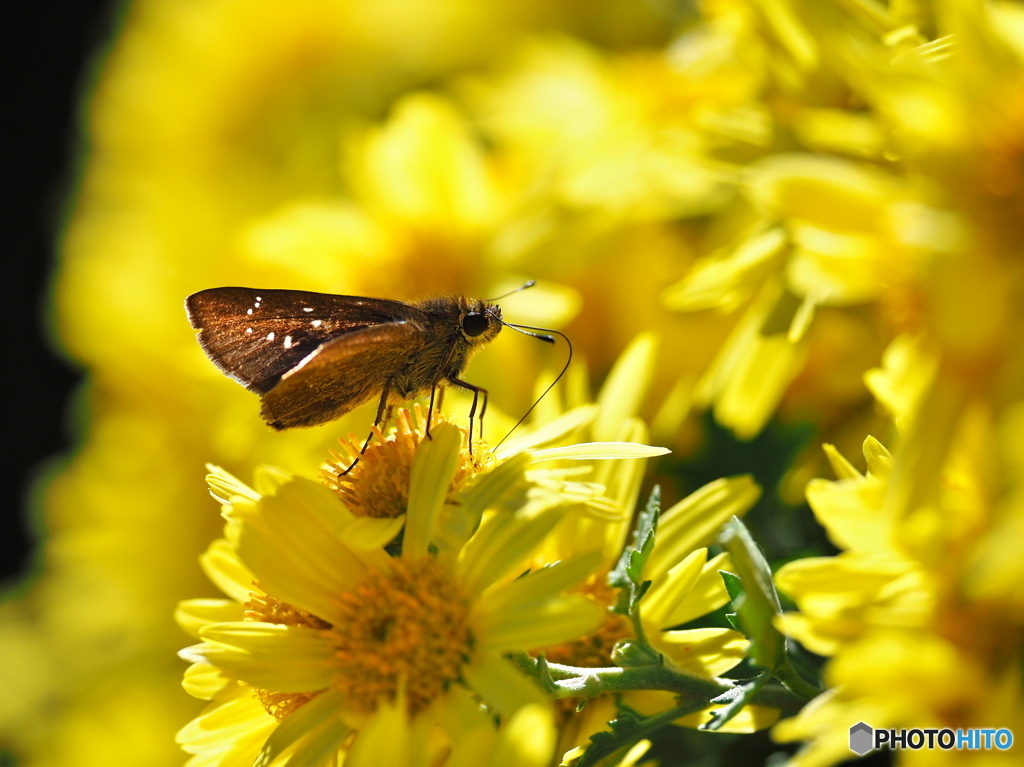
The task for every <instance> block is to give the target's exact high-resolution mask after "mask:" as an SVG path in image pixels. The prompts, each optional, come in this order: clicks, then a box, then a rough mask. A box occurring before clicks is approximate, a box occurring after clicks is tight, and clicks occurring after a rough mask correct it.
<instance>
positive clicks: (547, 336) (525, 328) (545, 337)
mask: <svg viewBox="0 0 1024 767" xmlns="http://www.w3.org/2000/svg"><path fill="white" fill-rule="evenodd" d="M532 284H533V283H532V282H528V283H527V284H526V285H525V286H524V287H529V286H530V285H532ZM520 290H522V288H520ZM513 292H514V291H513ZM500 322H501V324H502V325H504V326H506V327H509V328H512V329H513V330H515V331H516V332H518V333H522V334H523V335H524V336H533V337H534V338H539V339H540V340H541V341H546V342H547V343H549V344H553V343H554V342H555V338H554V336H552V335H551V333H554V334H555V335H558V336H561V337H562V338H563V339H565V343H566V344H567V345H568V347H569V358H568V359H567V360H566V361H565V365H564V366H563V367H562V372H560V373H559V374H558V376H557V377H556V378H555V380H554V381H552V382H551V383H550V384H548V388H546V389H545V390H544V391H543V393H542V394H541V395H540V396H539V397H537V401H536V402H534V403H533V404H532V405H530V409H529V410H527V411H526V412H525V413H523V417H522V418H520V419H519V420H518V421H516V425H515V426H513V427H512V428H511V429H509V432H508V434H506V435H505V436H504V437H502V438H501V442H499V443H498V444H497V445H495V446H494V449H495V450H497V449H498V448H499V447H501V444H502V442H504V441H505V440H506V439H508V438H509V437H510V436H511V435H512V432H514V431H515V430H516V429H518V428H519V427H520V426H521V425H522V423H523V421H525V420H526V419H527V418H529V417H530V413H532V412H533V409H534V408H535V407H537V405H539V404H540V401H541V400H542V399H544V398H545V397H546V396H548V392H549V391H551V390H552V389H554V388H555V384H557V383H558V382H559V381H561V380H562V376H564V375H565V371H567V370H568V369H569V364H570V363H571V362H572V341H570V340H569V336H567V335H566V334H565V333H563V332H561V331H560V330H551V329H549V328H535V327H532V326H531V325H513V324H512V323H510V322H505V321H504V320H500ZM531 330H539V331H543V332H542V333H531V332H530V331H531Z"/></svg>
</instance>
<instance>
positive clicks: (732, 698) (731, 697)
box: [699, 671, 772, 732]
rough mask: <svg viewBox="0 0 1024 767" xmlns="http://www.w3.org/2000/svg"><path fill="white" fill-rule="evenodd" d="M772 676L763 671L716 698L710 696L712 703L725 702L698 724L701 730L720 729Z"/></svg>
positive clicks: (713, 730) (711, 730) (712, 730)
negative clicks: (709, 716)
mask: <svg viewBox="0 0 1024 767" xmlns="http://www.w3.org/2000/svg"><path fill="white" fill-rule="evenodd" d="M771 678H772V675H771V672H769V671H765V672H764V673H763V674H759V675H758V676H756V677H754V678H753V679H751V680H749V681H747V682H744V683H743V684H741V685H737V686H736V687H734V688H732V689H731V690H729V691H728V692H725V693H722V694H721V695H719V696H718V697H717V698H712V699H711V702H712V703H725V704H726V705H724V706H722V707H721V708H718V709H715V710H714V711H712V712H711V717H712V718H711V720H710V721H708V722H705V723H704V724H702V725H701V726H700V728H699V729H701V730H708V731H710V732H715V731H716V730H719V729H721V728H722V727H723V726H724V725H725V723H726V722H728V721H729V720H730V719H732V718H733V717H734V716H736V714H738V713H739V712H740V711H741V710H743V707H744V706H746V705H747V703H749V702H750V701H751V699H752V698H753V697H754V694H755V693H756V692H757V691H758V690H760V689H761V688H762V687H763V686H764V685H765V683H766V682H767V681H768V680H770V679H771Z"/></svg>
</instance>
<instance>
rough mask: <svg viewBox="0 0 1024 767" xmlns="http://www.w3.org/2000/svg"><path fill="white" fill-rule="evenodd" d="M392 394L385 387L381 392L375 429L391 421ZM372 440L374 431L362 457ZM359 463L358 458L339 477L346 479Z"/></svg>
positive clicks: (371, 431) (368, 436) (366, 443)
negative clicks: (390, 403) (390, 401)
mask: <svg viewBox="0 0 1024 767" xmlns="http://www.w3.org/2000/svg"><path fill="white" fill-rule="evenodd" d="M390 394H391V390H390V388H389V387H387V386H385V387H384V391H383V392H381V395H380V402H379V403H378V404H377V417H376V418H374V419H373V428H374V429H376V428H377V427H379V426H380V425H381V424H386V423H387V422H388V421H390V420H391V405H389V404H388V396H389V395H390ZM372 439H373V429H371V430H370V433H369V434H368V435H367V436H366V441H365V442H364V443H363V448H362V450H360V451H359V455H360V456H362V455H363V453H365V452H366V449H367V448H368V447H369V446H370V440H372ZM357 463H359V458H356V459H355V460H354V461H352V465H351V466H349V467H348V468H347V469H345V471H343V472H341V474H339V475H338V476H339V477H344V476H345V475H346V474H348V473H349V472H350V471H352V469H354V468H355V467H356V464H357Z"/></svg>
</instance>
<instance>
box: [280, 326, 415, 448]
mask: <svg viewBox="0 0 1024 767" xmlns="http://www.w3.org/2000/svg"><path fill="white" fill-rule="evenodd" d="M422 344H423V331H422V329H421V328H420V327H419V326H418V325H416V324H414V323H412V322H406V321H399V322H389V323H384V324H380V325H373V326H371V327H366V328H363V329H362V330H356V331H352V332H349V333H345V334H343V335H340V336H338V337H337V338H333V339H331V340H330V341H327V342H326V343H324V344H321V345H320V346H319V347H317V348H316V349H315V350H314V351H313V352H312V353H311V354H310V355H309V356H308V357H306V358H305V359H303V360H302V361H301V362H300V363H299V364H298V365H296V366H295V367H294V368H292V369H291V370H289V371H288V372H287V373H285V374H284V375H283V376H281V379H280V381H279V382H278V383H277V385H276V386H274V387H273V388H272V389H270V391H268V392H267V393H266V394H264V395H263V409H262V410H261V411H260V413H261V415H262V416H263V418H264V420H265V421H266V422H267V423H269V424H270V425H271V426H273V427H274V428H275V429H290V428H292V427H295V426H315V425H317V424H320V423H326V422H328V421H333V420H334V419H336V418H340V417H341V416H343V415H345V413H348V412H349V411H350V410H352V409H353V408H355V407H358V406H359V405H362V404H363V403H364V402H367V401H369V400H371V399H374V398H376V397H377V396H378V395H379V394H380V393H381V391H383V389H384V387H385V386H386V385H387V382H388V380H389V379H391V378H392V377H393V376H394V375H395V374H396V373H398V372H399V371H400V370H402V368H404V367H405V366H406V365H407V364H408V362H409V359H410V357H411V356H412V355H414V354H415V353H416V351H418V350H419V348H420V347H421V346H422Z"/></svg>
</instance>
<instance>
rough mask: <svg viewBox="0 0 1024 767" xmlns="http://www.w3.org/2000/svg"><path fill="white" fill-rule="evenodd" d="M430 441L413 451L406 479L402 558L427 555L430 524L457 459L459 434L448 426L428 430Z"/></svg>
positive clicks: (443, 499)
mask: <svg viewBox="0 0 1024 767" xmlns="http://www.w3.org/2000/svg"><path fill="white" fill-rule="evenodd" d="M431 437H432V439H425V440H423V441H422V442H421V443H420V445H419V447H417V448H416V455H415V457H414V458H413V462H412V472H411V474H410V477H409V510H408V513H407V514H406V520H407V521H406V526H405V538H404V540H403V542H402V553H403V556H411V557H419V556H424V555H425V554H426V553H427V548H428V547H429V545H430V539H431V536H432V534H433V531H434V525H435V523H436V522H437V518H438V516H439V515H440V513H441V508H442V507H443V506H444V502H445V499H446V498H447V497H448V488H450V487H451V484H452V478H453V477H454V476H455V469H456V467H457V465H458V460H459V449H460V447H461V445H462V432H461V431H459V429H458V427H456V426H455V425H454V424H450V423H442V424H439V425H437V426H435V427H434V428H433V430H432V431H431Z"/></svg>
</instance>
